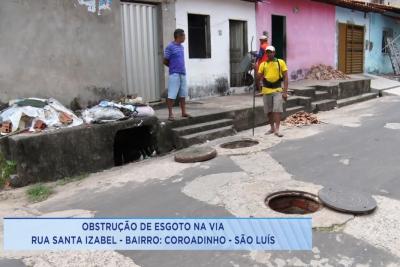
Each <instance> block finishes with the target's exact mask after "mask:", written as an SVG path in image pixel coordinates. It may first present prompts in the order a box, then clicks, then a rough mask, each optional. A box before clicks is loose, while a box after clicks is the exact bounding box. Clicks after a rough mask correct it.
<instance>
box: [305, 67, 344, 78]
mask: <svg viewBox="0 0 400 267" xmlns="http://www.w3.org/2000/svg"><path fill="white" fill-rule="evenodd" d="M306 79H308V80H345V79H350V77H349V76H347V75H346V74H344V73H343V72H341V71H340V70H336V69H334V68H333V67H332V66H327V65H323V64H319V65H314V66H312V67H311V69H310V71H309V72H308V73H307V75H306Z"/></svg>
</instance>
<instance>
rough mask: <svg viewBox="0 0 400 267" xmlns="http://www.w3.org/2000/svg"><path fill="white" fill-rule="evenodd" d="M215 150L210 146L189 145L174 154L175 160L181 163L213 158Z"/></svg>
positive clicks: (215, 153) (215, 154)
mask: <svg viewBox="0 0 400 267" xmlns="http://www.w3.org/2000/svg"><path fill="white" fill-rule="evenodd" d="M216 156H217V151H216V150H215V149H214V148H212V147H208V146H205V147H191V148H188V149H185V150H183V151H181V152H179V153H177V154H176V155H175V161H176V162H181V163H193V162H200V161H206V160H210V159H213V158H215V157H216Z"/></svg>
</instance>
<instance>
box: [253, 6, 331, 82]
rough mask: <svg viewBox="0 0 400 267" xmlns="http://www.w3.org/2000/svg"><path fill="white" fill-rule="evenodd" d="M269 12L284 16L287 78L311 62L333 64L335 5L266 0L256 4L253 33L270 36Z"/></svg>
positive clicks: (299, 75)
mask: <svg viewBox="0 0 400 267" xmlns="http://www.w3.org/2000/svg"><path fill="white" fill-rule="evenodd" d="M271 15H280V16H286V33H287V37H286V38H287V39H286V40H287V49H286V50H287V64H288V68H289V77H290V79H291V80H296V79H301V78H303V77H304V74H305V73H306V72H307V70H308V69H309V68H310V67H311V66H312V65H314V64H326V65H333V64H334V63H335V59H334V57H335V7H334V6H331V5H326V4H321V3H317V2H313V1H308V0H269V1H266V2H264V3H258V4H257V32H258V35H260V34H261V33H262V32H263V31H265V30H266V31H268V33H269V34H270V35H271V20H272V19H271Z"/></svg>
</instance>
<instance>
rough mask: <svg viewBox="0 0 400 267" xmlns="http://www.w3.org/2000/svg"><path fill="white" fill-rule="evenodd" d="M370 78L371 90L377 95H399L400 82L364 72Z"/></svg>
mask: <svg viewBox="0 0 400 267" xmlns="http://www.w3.org/2000/svg"><path fill="white" fill-rule="evenodd" d="M364 76H365V77H370V78H371V91H373V92H377V93H379V96H384V95H392V96H400V82H399V81H395V80H391V79H388V78H385V77H382V76H377V75H372V74H365V75H364Z"/></svg>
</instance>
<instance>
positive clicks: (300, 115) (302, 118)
mask: <svg viewBox="0 0 400 267" xmlns="http://www.w3.org/2000/svg"><path fill="white" fill-rule="evenodd" d="M285 123H286V124H288V125H290V126H301V125H310V124H319V123H320V121H319V120H318V118H317V116H315V115H314V114H311V113H307V112H305V111H299V112H297V113H295V114H293V115H291V116H289V117H287V118H286V119H285Z"/></svg>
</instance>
